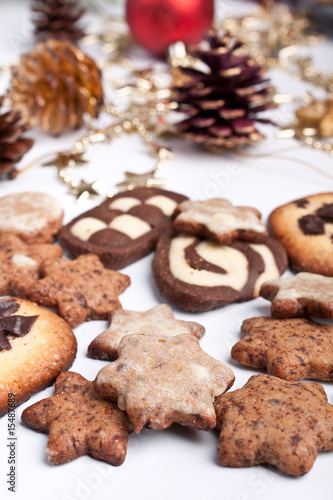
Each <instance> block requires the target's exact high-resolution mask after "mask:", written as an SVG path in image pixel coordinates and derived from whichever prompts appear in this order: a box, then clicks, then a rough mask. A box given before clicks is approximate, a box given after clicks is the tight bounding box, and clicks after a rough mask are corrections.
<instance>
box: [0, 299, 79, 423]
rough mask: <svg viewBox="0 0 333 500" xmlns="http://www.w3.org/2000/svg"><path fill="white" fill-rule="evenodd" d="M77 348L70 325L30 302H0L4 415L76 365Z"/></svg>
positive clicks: (0, 395)
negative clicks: (10, 405) (11, 400)
mask: <svg viewBox="0 0 333 500" xmlns="http://www.w3.org/2000/svg"><path fill="white" fill-rule="evenodd" d="M76 350H77V345H76V339H75V336H74V334H73V332H72V330H71V329H70V327H69V326H68V325H67V323H66V322H65V321H64V320H63V319H61V318H59V316H57V315H56V314H54V313H53V312H50V311H48V310H47V309H44V308H42V307H39V306H37V305H36V304H34V303H32V302H29V301H27V300H22V299H18V298H11V299H1V300H0V415H4V414H5V413H6V412H7V407H8V394H14V395H15V405H16V406H18V405H19V404H21V403H23V401H25V400H26V399H29V398H30V396H32V394H34V393H35V392H38V391H40V390H41V389H44V388H45V387H47V386H48V385H50V384H51V383H52V382H53V380H54V379H55V378H56V377H57V375H58V374H59V373H60V372H61V371H62V370H67V369H68V368H69V367H70V366H71V364H72V363H73V361H74V359H75V355H76Z"/></svg>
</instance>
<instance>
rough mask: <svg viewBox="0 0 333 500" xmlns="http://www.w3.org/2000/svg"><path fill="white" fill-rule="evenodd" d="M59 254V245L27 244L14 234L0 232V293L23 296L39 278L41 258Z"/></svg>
mask: <svg viewBox="0 0 333 500" xmlns="http://www.w3.org/2000/svg"><path fill="white" fill-rule="evenodd" d="M61 256H62V248H61V247H60V246H59V245H52V244H47V243H46V244H36V245H27V244H26V243H24V242H23V241H22V240H21V239H20V238H19V237H18V236H15V235H14V234H10V233H2V232H0V295H15V296H16V297H22V298H24V297H25V296H26V292H27V290H28V289H29V287H30V286H31V285H32V284H33V283H34V282H35V281H37V279H38V278H39V270H40V267H41V264H42V262H43V260H44V259H57V258H59V257H61Z"/></svg>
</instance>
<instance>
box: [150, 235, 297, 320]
mask: <svg viewBox="0 0 333 500" xmlns="http://www.w3.org/2000/svg"><path fill="white" fill-rule="evenodd" d="M286 267H287V257H286V253H285V251H284V249H283V247H282V245H281V244H280V243H279V242H278V241H275V240H272V239H268V240H267V241H266V243H264V244H259V243H245V242H241V241H235V242H233V243H232V244H230V245H218V244H216V243H213V242H211V241H206V240H199V239H197V238H195V237H193V236H189V235H179V236H176V237H174V238H170V236H168V235H163V236H162V237H161V238H160V240H159V242H158V244H157V247H156V253H155V257H154V261H153V272H154V277H155V281H156V284H157V287H158V289H159V291H160V293H161V295H162V296H163V297H165V298H166V299H168V300H169V301H170V302H172V303H173V304H175V305H177V306H178V307H181V308H182V309H185V310H186V311H192V312H197V311H208V310H210V309H216V308H218V307H222V306H224V305H226V304H229V303H230V302H238V301H243V300H249V299H252V298H254V297H257V296H258V294H259V289H260V286H261V284H262V283H263V282H264V281H267V280H268V279H272V278H277V277H278V276H280V274H281V273H283V272H284V271H285V269H286Z"/></svg>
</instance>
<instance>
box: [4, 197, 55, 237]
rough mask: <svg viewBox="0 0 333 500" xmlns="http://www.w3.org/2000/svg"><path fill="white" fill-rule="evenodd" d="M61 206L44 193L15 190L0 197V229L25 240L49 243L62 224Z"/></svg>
mask: <svg viewBox="0 0 333 500" xmlns="http://www.w3.org/2000/svg"><path fill="white" fill-rule="evenodd" d="M62 219H63V210H62V208H61V206H60V205H59V203H58V202H57V200H55V199H54V198H52V196H50V195H48V194H45V193H38V192H27V193H15V194H9V195H7V196H3V197H2V198H0V231H4V232H6V233H12V234H15V235H16V236H19V237H20V238H21V239H22V240H24V241H26V242H27V243H51V242H52V241H53V240H54V239H55V238H56V236H57V234H58V232H59V230H60V228H61V227H62Z"/></svg>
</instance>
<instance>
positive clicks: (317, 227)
mask: <svg viewBox="0 0 333 500" xmlns="http://www.w3.org/2000/svg"><path fill="white" fill-rule="evenodd" d="M269 223H270V226H271V229H272V231H273V233H274V235H275V236H276V238H277V239H278V240H280V241H281V242H282V244H283V245H284V247H285V249H286V251H287V254H288V256H289V259H290V262H291V264H292V265H293V267H294V268H295V269H296V270H298V271H309V272H311V273H316V274H323V275H325V276H333V193H322V194H315V195H312V196H307V197H306V198H301V199H299V200H296V201H292V202H290V203H287V204H286V205H283V206H281V207H278V208H276V209H275V210H274V211H273V212H272V213H271V215H270V217H269Z"/></svg>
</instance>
